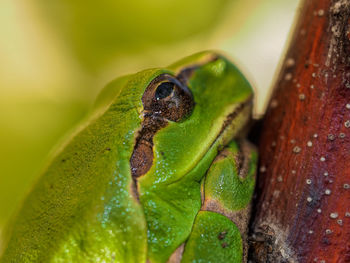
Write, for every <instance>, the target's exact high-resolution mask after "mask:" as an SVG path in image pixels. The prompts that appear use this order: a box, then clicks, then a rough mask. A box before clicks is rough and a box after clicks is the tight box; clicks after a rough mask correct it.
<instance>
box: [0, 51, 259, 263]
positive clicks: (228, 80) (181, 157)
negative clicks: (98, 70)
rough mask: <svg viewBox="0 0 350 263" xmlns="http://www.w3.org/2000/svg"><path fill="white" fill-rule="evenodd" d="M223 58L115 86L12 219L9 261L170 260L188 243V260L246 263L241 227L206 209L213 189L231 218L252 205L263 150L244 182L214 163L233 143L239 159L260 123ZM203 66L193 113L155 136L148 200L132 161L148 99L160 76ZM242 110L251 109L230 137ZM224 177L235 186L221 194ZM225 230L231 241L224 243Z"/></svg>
mask: <svg viewBox="0 0 350 263" xmlns="http://www.w3.org/2000/svg"><path fill="white" fill-rule="evenodd" d="M213 56H218V55H217V54H214V53H212V52H202V53H199V54H195V55H193V56H191V57H187V58H185V59H183V60H181V61H179V62H177V63H175V64H173V65H171V66H169V67H167V68H165V69H159V68H157V69H150V70H145V71H142V72H139V73H136V74H134V75H128V76H125V77H122V78H119V79H117V80H114V81H113V82H111V83H110V84H109V85H108V86H107V87H106V88H105V89H104V90H103V91H102V93H101V95H100V96H99V98H98V99H97V102H96V105H95V108H94V111H93V112H92V113H91V117H90V119H89V121H87V122H86V123H85V124H84V125H82V126H81V127H80V128H79V130H78V131H77V132H76V133H75V134H74V135H72V136H71V138H70V139H69V140H67V142H66V143H65V145H64V146H63V147H62V148H61V149H60V150H59V151H58V152H57V154H56V155H55V156H54V157H53V158H52V161H51V162H50V163H49V165H48V166H47V167H46V169H45V170H44V172H43V174H42V176H41V177H40V178H39V180H38V182H37V183H36V184H35V186H34V188H33V189H32V191H31V192H30V194H29V195H28V197H27V198H26V199H25V200H24V203H23V205H22V207H21V209H20V210H19V211H18V213H17V215H16V216H15V217H14V220H12V221H11V226H10V227H9V228H8V229H9V231H8V235H7V238H6V240H5V243H4V246H3V251H2V252H3V253H2V257H1V259H0V262H4V263H5V262H137V263H138V262H146V261H147V260H148V262H166V261H167V260H168V259H169V257H170V256H171V255H172V254H173V253H174V251H175V250H176V249H177V248H178V247H179V246H181V244H184V243H185V242H186V241H187V240H188V242H187V243H185V250H184V252H183V257H182V262H214V261H215V259H217V260H219V259H220V261H221V262H241V261H242V249H243V248H242V247H243V245H242V242H243V241H242V239H241V234H240V232H239V230H238V228H237V227H236V225H235V224H234V223H233V222H232V221H231V220H229V219H228V218H226V217H225V216H224V215H222V214H219V213H216V212H212V211H200V210H201V207H202V201H201V195H203V191H204V192H205V194H208V196H209V197H211V198H213V199H216V200H217V201H218V202H219V203H220V204H222V207H224V210H225V211H229V212H230V211H231V212H233V211H239V210H241V209H244V208H246V207H247V206H248V204H249V202H250V199H251V197H252V192H253V188H254V174H255V169H256V168H255V163H256V154H255V152H254V151H253V152H251V153H249V155H250V156H248V157H250V159H251V160H252V161H251V162H250V166H249V167H250V168H249V169H248V170H249V172H248V176H247V177H245V179H244V180H243V179H242V178H240V177H239V176H238V173H237V169H238V168H237V164H236V163H235V159H234V158H233V157H232V156H233V155H232V156H231V155H230V156H231V157H230V156H228V157H224V158H222V159H221V160H218V161H215V162H214V163H213V160H214V159H215V157H216V156H217V155H218V153H219V152H220V151H221V150H223V149H224V147H226V146H227V145H228V144H229V146H227V148H226V149H228V150H229V151H231V152H232V154H237V151H238V147H237V144H235V143H234V142H231V141H232V139H233V138H235V137H237V136H239V135H240V131H241V129H242V128H243V127H244V126H245V125H246V123H247V122H248V121H249V119H250V113H251V103H247V102H250V101H251V99H252V89H251V87H250V85H249V83H248V82H247V81H246V80H245V78H244V77H243V75H242V74H241V73H240V72H239V71H238V70H237V68H236V67H235V66H234V65H233V64H231V63H230V62H229V61H228V60H227V59H226V58H224V57H222V56H218V58H217V59H216V60H214V61H213V60H212V59H210V58H212V57H213ZM193 65H197V68H196V69H195V71H194V73H193V74H192V75H191V76H190V77H189V78H188V80H187V86H188V88H189V89H190V91H191V93H192V95H193V99H194V102H195V105H194V107H193V110H192V112H191V114H190V115H189V116H187V117H186V118H185V119H184V120H182V121H179V122H175V121H169V122H168V125H167V126H166V127H163V128H161V129H160V130H158V131H157V133H156V134H155V135H154V137H153V143H154V146H153V163H152V166H151V168H150V169H149V170H148V171H147V173H146V174H144V175H143V176H141V177H139V178H138V179H137V194H138V196H139V200H138V198H136V197H135V194H134V192H133V189H134V188H133V184H134V182H133V179H132V176H131V168H130V158H131V155H132V153H133V149H134V147H135V143H136V138H137V135H138V131H139V130H140V127H141V123H142V120H143V104H142V101H141V98H142V95H143V94H144V92H145V89H146V88H147V86H148V85H149V84H150V82H151V81H152V80H153V79H155V78H156V77H157V76H159V75H160V74H164V73H167V74H170V75H173V76H176V75H177V74H178V73H179V72H180V71H181V70H182V69H184V68H188V67H190V66H193ZM241 105H246V106H245V107H244V109H243V110H242V111H240V112H239V113H238V114H236V115H235V116H234V117H233V118H231V120H230V123H229V124H228V125H227V126H226V128H225V129H224V130H222V127H223V125H224V123H225V120H226V119H227V117H228V116H229V114H230V113H232V112H233V111H234V109H236V108H237V107H240V106H241ZM230 142H231V143H230ZM223 160H225V161H223ZM212 163H213V165H212V167H211V168H210V166H211V164H212ZM228 166H229V167H231V168H232V169H227V167H228ZM209 168H210V169H209ZM208 170H209V172H208ZM222 171H223V173H222ZM207 172H208V174H207V176H206V181H205V182H204V181H203V186H204V187H202V192H201V181H202V180H203V178H204V177H205V175H206V173H207ZM220 174H225V176H224V178H231V179H227V180H228V181H229V182H228V184H226V186H225V187H223V188H222V187H221V188H220V189H221V190H218V189H217V186H218V185H220V184H221V183H222V180H221V179H220V178H221V177H220ZM209 178H213V180H209ZM203 189H204V190H203ZM232 193H233V194H232ZM202 210H203V209H202ZM199 211H200V212H199ZM222 231H224V232H225V233H226V232H227V234H225V237H224V239H218V238H217V235H218V233H220V232H222ZM213 240H215V242H214V241H213ZM222 242H226V243H225V245H222ZM226 244H227V246H226ZM208 252H210V253H208ZM213 255H214V256H215V255H217V256H216V257H214V259H212V257H213ZM233 259H234V260H233ZM213 260H214V261H213ZM217 260H216V261H215V262H220V261H217ZM232 260H233V261H232Z"/></svg>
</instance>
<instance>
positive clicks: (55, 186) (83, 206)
mask: <svg viewBox="0 0 350 263" xmlns="http://www.w3.org/2000/svg"><path fill="white" fill-rule="evenodd" d="M153 75H154V73H152V71H150V72H146V71H145V72H143V73H139V74H138V76H136V78H135V75H134V76H132V77H129V78H127V79H124V80H123V81H116V82H115V83H114V84H113V83H112V84H110V87H111V85H122V84H123V85H124V86H122V87H116V88H115V89H114V91H113V92H114V94H115V95H116V96H115V98H114V99H113V100H111V101H106V100H105V101H104V102H103V103H105V104H107V106H105V105H104V106H103V105H102V104H103V103H102V104H101V105H102V107H100V106H101V105H98V107H99V108H103V112H102V113H100V114H99V116H98V117H95V118H94V119H92V120H91V121H90V122H89V123H88V124H87V125H85V127H84V128H82V129H81V130H80V131H79V132H78V133H77V134H76V135H75V136H73V137H72V138H71V139H70V141H69V142H68V143H67V144H66V145H65V147H64V148H63V150H61V151H60V152H59V153H58V154H57V155H56V156H55V157H54V158H53V160H52V162H51V163H50V165H49V166H48V167H47V168H46V170H45V172H44V173H43V174H42V176H41V178H40V179H39V181H38V182H37V184H36V185H35V187H34V188H33V190H32V191H31V193H30V194H29V196H28V197H27V198H26V200H25V201H24V203H23V205H22V208H21V209H20V211H19V213H18V214H17V216H16V217H15V219H14V221H13V222H12V223H11V229H12V232H11V233H10V238H9V239H8V240H7V242H6V244H5V250H4V252H3V257H2V258H1V262H81V261H82V259H84V261H87V262H89V261H91V262H97V261H96V260H97V258H96V257H95V256H96V255H97V254H99V259H100V260H102V261H103V260H104V259H105V260H108V261H110V260H111V259H113V258H117V259H118V261H119V262H140V261H144V259H145V250H146V242H147V241H146V240H147V238H146V230H145V220H144V216H143V212H142V209H141V208H140V205H139V204H138V202H137V201H136V200H135V198H134V196H133V189H132V179H131V175H130V164H129V159H130V156H131V154H132V150H133V143H134V140H135V132H136V131H137V129H138V128H139V126H140V122H141V120H140V116H139V111H140V110H141V109H142V103H141V100H140V97H141V95H142V93H143V87H142V86H141V87H140V85H135V83H133V82H144V83H147V82H148V79H151V78H152V76H153ZM112 90H113V87H112ZM140 94H141V95H140ZM109 95H111V94H109ZM102 101H103V99H102ZM120 211H124V212H122V213H121V212H120ZM131 218H132V220H131ZM130 236H134V237H135V238H129V237H130ZM116 240H117V241H116ZM103 250H104V251H103ZM101 252H102V253H101ZM101 255H105V258H103V257H104V256H101Z"/></svg>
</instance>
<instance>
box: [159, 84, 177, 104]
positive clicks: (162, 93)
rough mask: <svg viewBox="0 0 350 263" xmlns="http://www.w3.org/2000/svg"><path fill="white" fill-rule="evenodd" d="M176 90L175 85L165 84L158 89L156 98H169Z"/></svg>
mask: <svg viewBox="0 0 350 263" xmlns="http://www.w3.org/2000/svg"><path fill="white" fill-rule="evenodd" d="M173 89H174V83H171V82H163V83H162V84H160V85H159V86H158V87H157V90H156V94H155V97H156V99H157V100H160V99H164V98H166V97H168V96H169V95H170V94H171V92H172V91H173Z"/></svg>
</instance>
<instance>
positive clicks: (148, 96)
mask: <svg viewBox="0 0 350 263" xmlns="http://www.w3.org/2000/svg"><path fill="white" fill-rule="evenodd" d="M180 74H181V73H180ZM181 80H184V78H183V77H181ZM142 103H143V108H144V110H143V118H144V119H143V121H142V128H141V130H140V132H139V135H138V137H137V138H136V145H135V148H134V151H133V154H132V156H131V158H130V166H131V174H132V176H133V178H134V179H135V180H136V179H137V178H138V177H140V176H142V175H144V174H146V173H147V171H148V170H149V169H150V168H151V167H152V163H153V137H154V135H155V134H156V133H157V132H158V131H159V130H160V129H161V128H164V127H165V126H166V125H167V124H168V122H169V121H174V122H180V121H182V120H183V119H184V118H186V117H187V116H188V115H189V114H190V113H191V112H192V109H193V106H194V101H193V97H192V94H191V92H190V90H189V89H188V88H187V86H186V83H183V82H181V81H179V80H178V79H177V78H175V77H173V76H171V75H169V74H162V75H160V76H158V77H156V78H155V79H154V80H153V81H152V82H151V83H150V84H149V85H148V87H147V88H146V90H145V93H144V94H143V96H142Z"/></svg>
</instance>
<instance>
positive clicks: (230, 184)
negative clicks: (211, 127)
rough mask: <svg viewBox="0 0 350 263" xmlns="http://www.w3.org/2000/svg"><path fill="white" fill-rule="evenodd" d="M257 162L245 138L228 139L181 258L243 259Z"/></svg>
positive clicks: (206, 182) (208, 179) (204, 188)
mask: <svg viewBox="0 0 350 263" xmlns="http://www.w3.org/2000/svg"><path fill="white" fill-rule="evenodd" d="M256 166H257V153H256V151H255V149H254V147H253V146H252V145H251V144H250V143H248V142H246V141H243V142H241V143H240V144H238V143H236V142H234V141H233V142H231V143H230V144H229V145H228V146H227V147H226V148H225V149H224V150H223V151H221V153H220V154H219V155H218V156H217V157H216V159H215V160H214V162H213V164H212V165H211V167H210V169H209V170H208V173H207V175H206V177H205V178H204V179H203V182H202V191H201V192H202V208H201V211H200V212H199V213H198V215H197V217H196V219H195V222H194V225H193V228H192V232H191V235H190V237H189V239H188V241H187V242H186V245H185V250H184V253H183V257H182V261H181V262H246V258H247V231H248V222H249V215H250V208H251V205H250V203H251V199H252V196H253V191H254V185H255V174H256Z"/></svg>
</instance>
